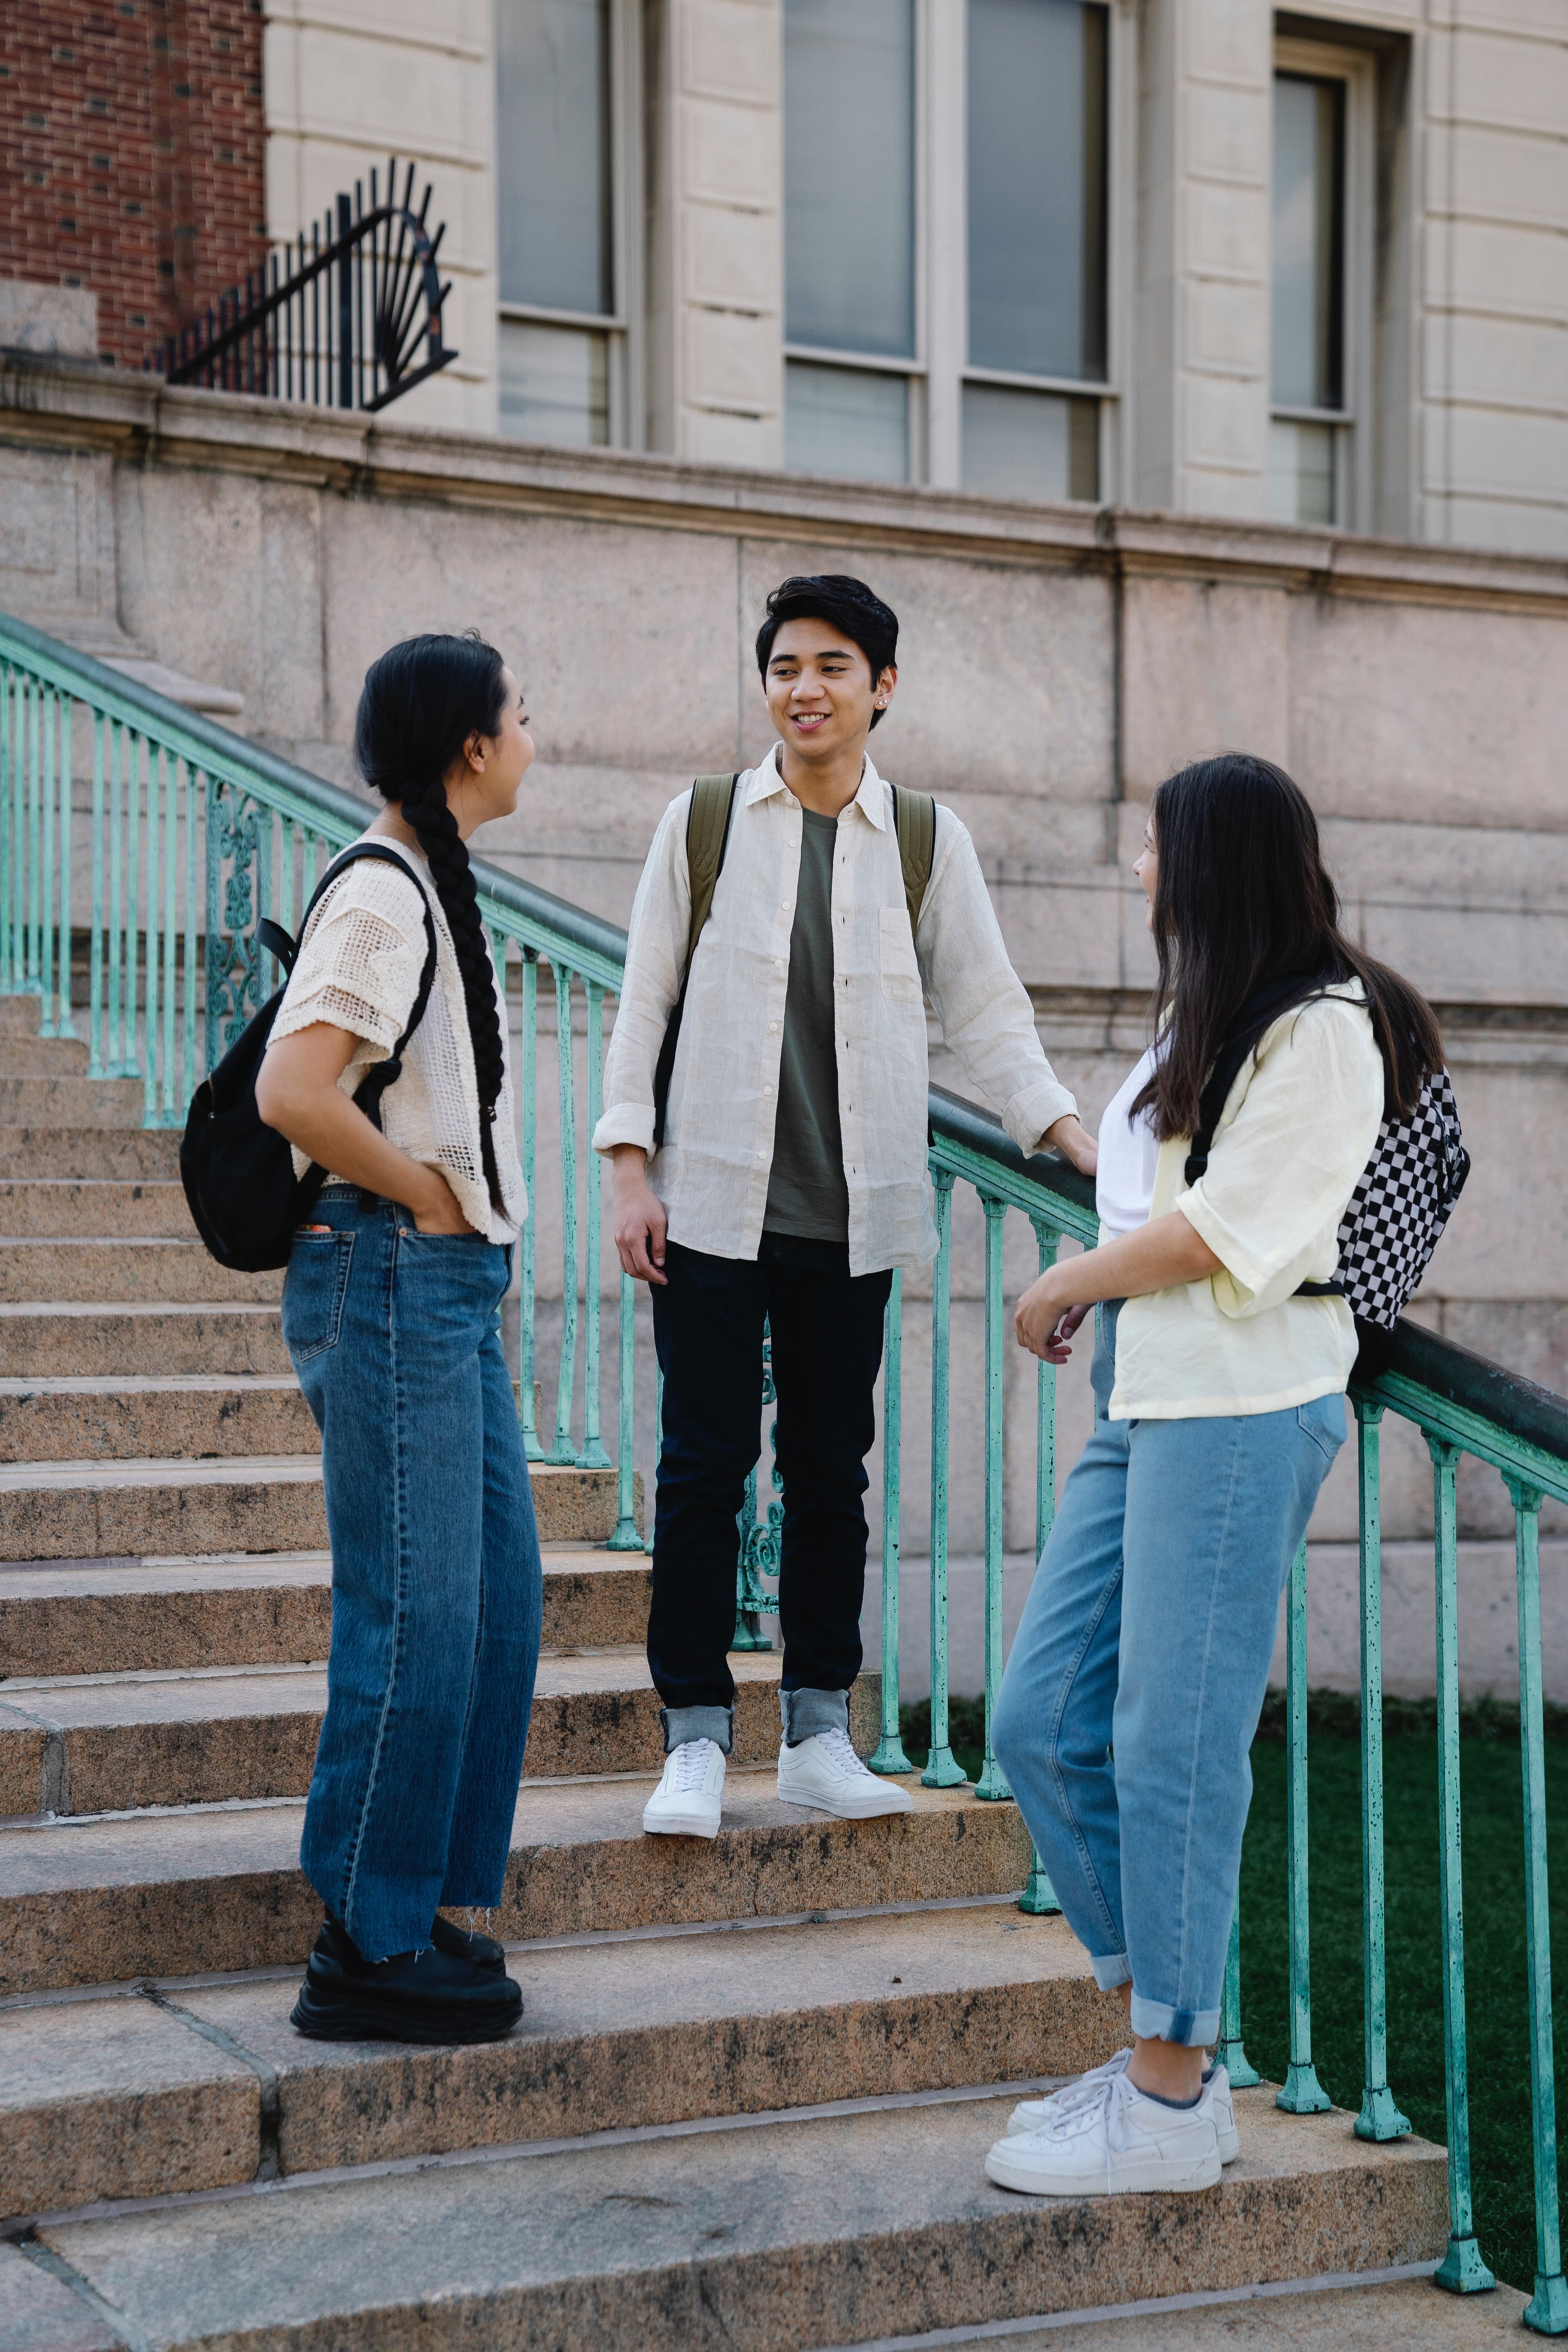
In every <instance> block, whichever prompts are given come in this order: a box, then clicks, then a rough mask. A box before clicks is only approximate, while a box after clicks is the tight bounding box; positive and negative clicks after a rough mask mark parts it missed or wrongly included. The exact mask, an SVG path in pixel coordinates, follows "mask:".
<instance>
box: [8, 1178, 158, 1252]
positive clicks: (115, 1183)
mask: <svg viewBox="0 0 1568 2352" xmlns="http://www.w3.org/2000/svg"><path fill="white" fill-rule="evenodd" d="M194 1231H195V1228H194V1227H193V1225H192V1223H191V1213H190V1211H189V1209H188V1208H187V1207H186V1206H185V1193H184V1186H183V1185H182V1184H177V1183H174V1182H172V1181H153V1180H152V1179H149V1180H148V1181H146V1182H143V1183H137V1182H134V1181H129V1180H127V1179H125V1178H107V1177H72V1176H42V1177H33V1178H26V1177H9V1178H0V1234H9V1235H10V1236H11V1237H12V1238H14V1239H16V1240H23V1239H26V1240H41V1239H44V1238H47V1237H52V1238H56V1239H58V1240H62V1241H63V1240H73V1241H103V1240H107V1239H110V1238H112V1237H114V1236H116V1235H121V1234H123V1235H125V1236H127V1237H128V1238H133V1239H135V1240H137V1241H150V1240H153V1241H155V1240H171V1241H189V1240H190V1239H191V1238H192V1235H193V1233H194Z"/></svg>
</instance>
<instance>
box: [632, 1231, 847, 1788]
mask: <svg viewBox="0 0 1568 2352" xmlns="http://www.w3.org/2000/svg"><path fill="white" fill-rule="evenodd" d="M665 1272H666V1274H667V1276H668V1282H667V1283H666V1284H665V1285H664V1286H662V1287H660V1286H658V1285H656V1286H655V1287H654V1293H653V1328H654V1339H655V1341H656V1344H657V1346H658V1361H659V1369H660V1370H661V1371H662V1372H663V1374H664V1443H663V1447H662V1450H661V1451H660V1454H659V1460H658V1501H657V1504H656V1507H655V1514H654V1531H653V1606H652V1609H651V1611H650V1612H649V1616H648V1629H647V1661H648V1665H649V1667H650V1669H651V1671H652V1674H653V1678H654V1681H655V1683H656V1684H657V1685H658V1695H659V1696H660V1698H661V1699H662V1700H663V1701H664V1706H665V1710H666V1715H665V1738H666V1744H667V1746H669V1747H674V1746H675V1745H676V1744H677V1743H678V1742H679V1740H681V1739H691V1738H698V1737H700V1736H706V1737H707V1738H714V1739H717V1740H718V1741H719V1742H720V1744H721V1746H722V1747H723V1748H725V1749H726V1750H728V1748H729V1745H730V1710H731V1708H732V1706H733V1705H734V1700H735V1684H734V1678H733V1676H732V1675H731V1672H730V1667H729V1662H728V1652H729V1648H730V1643H731V1639H732V1638H733V1635H734V1631H735V1567H736V1558H737V1553H738V1550H739V1538H738V1531H737V1527H736V1520H737V1516H738V1514H739V1512H740V1509H741V1506H742V1501H743V1499H744V1493H745V1485H746V1474H747V1472H748V1471H749V1470H751V1469H752V1467H753V1465H755V1463H756V1459H757V1433H758V1427H759V1423H760V1422H761V1419H762V1374H763V1322H764V1320H766V1322H767V1323H768V1325H769V1328H770V1329H771V1332H772V1336H773V1385H774V1387H775V1388H776V1390H777V1391H778V1406H777V1421H776V1446H777V1460H778V1467H779V1472H780V1475H781V1476H782V1478H783V1480H784V1527H783V1542H782V1551H781V1558H780V1570H779V1622H780V1626H781V1630H782V1632H783V1633H784V1676H783V1687H784V1691H785V1692H786V1693H795V1692H799V1693H802V1694H805V1693H810V1694H812V1695H813V1696H814V1697H815V1696H816V1694H818V1693H823V1694H832V1695H833V1696H832V1697H831V1698H829V1699H827V1700H826V1701H825V1702H823V1703H821V1704H819V1705H817V1706H815V1707H814V1706H803V1707H801V1708H799V1709H797V1710H796V1711H795V1714H794V1715H791V1713H790V1711H789V1709H788V1708H787V1706H786V1721H787V1723H788V1727H789V1732H790V1737H791V1738H797V1737H799V1738H804V1737H805V1736H807V1734H808V1733H809V1732H811V1731H814V1730H821V1729H824V1728H825V1727H826V1725H827V1723H828V1722H829V1721H834V1722H843V1721H845V1720H846V1719H847V1699H846V1698H845V1697H844V1696H841V1695H842V1694H844V1693H847V1691H848V1689H849V1686H850V1685H851V1683H853V1681H854V1680H855V1677H856V1675H858V1673H859V1671H860V1604H861V1601H862V1598H863V1597H864V1592H865V1584H866V1514H865V1510H864V1508H863V1507H862V1504H861V1499H860V1498H861V1496H863V1495H864V1494H865V1492H866V1456H867V1454H868V1453H869V1451H870V1448H871V1441H872V1439H873V1437H874V1436H875V1435H876V1412H875V1406H874V1402H873V1391H874V1390H875V1388H876V1381H877V1371H878V1368H879V1365H880V1363H881V1360H882V1323H883V1316H884V1314H885V1311H886V1308H887V1304H888V1293H889V1289H890V1288H891V1286H892V1279H893V1278H892V1276H891V1275H890V1274H866V1275H859V1276H851V1274H850V1272H849V1253H848V1251H847V1249H846V1248H844V1247H843V1246H842V1245H841V1244H834V1243H832V1242H817V1241H804V1240H797V1239H796V1238H795V1237H794V1236H793V1235H790V1234H763V1241H762V1247H761V1249H760V1251H759V1252H758V1255H757V1256H756V1257H755V1258H754V1259H749V1258H731V1257H710V1256H709V1255H707V1254H706V1252H704V1251H702V1250H693V1249H685V1248H683V1247H682V1246H681V1245H680V1244H679V1243H678V1242H671V1243H669V1244H668V1246H667V1249H666V1254H665Z"/></svg>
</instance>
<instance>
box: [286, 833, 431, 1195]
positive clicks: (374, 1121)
mask: <svg viewBox="0 0 1568 2352" xmlns="http://www.w3.org/2000/svg"><path fill="white" fill-rule="evenodd" d="M366 858H374V860H375V862H376V864H377V865H380V866H396V868H397V870H398V872H399V873H400V874H405V875H406V876H407V877H408V879H409V880H410V882H412V883H413V885H414V887H415V888H416V890H417V891H418V893H419V904H420V908H421V909H422V911H423V913H424V917H425V967H424V970H423V971H421V973H420V975H419V988H418V992H417V993H416V996H415V999H414V1009H413V1011H412V1012H411V1013H410V1014H409V1016H408V1021H407V1024H406V1026H405V1029H404V1032H403V1034H402V1036H401V1037H400V1038H399V1039H398V1041H397V1043H396V1045H395V1046H394V1047H393V1049H392V1051H391V1053H390V1054H389V1055H387V1057H386V1059H385V1061H384V1062H376V1063H374V1064H373V1065H372V1066H371V1067H370V1068H369V1069H368V1070H367V1071H366V1072H365V1074H364V1076H363V1078H362V1079H361V1080H360V1082H359V1085H358V1086H357V1087H355V1088H354V1104H355V1107H356V1108H357V1109H360V1110H363V1113H364V1115H365V1117H366V1118H368V1119H369V1121H370V1123H371V1125H372V1126H373V1127H374V1128H379V1127H380V1126H381V1098H382V1097H383V1095H384V1093H385V1092H386V1089H387V1088H388V1087H390V1086H391V1085H393V1083H394V1082H395V1080H396V1079H397V1078H398V1077H399V1076H401V1074H402V1070H403V1056H404V1055H405V1053H406V1052H407V1050H408V1041H409V1039H410V1038H411V1037H412V1036H413V1034H414V1032H415V1031H416V1029H417V1028H418V1026H419V1024H420V1023H421V1021H423V1020H424V1018H425V1008H426V1005H427V1004H428V1003H429V1002H430V991H431V988H432V987H433V986H434V984H435V980H436V959H437V938H436V919H435V917H434V916H433V915H432V914H431V912H430V894H429V892H428V891H427V890H426V887H425V885H424V884H423V882H421V881H420V879H419V877H418V876H417V874H416V873H415V871H414V869H413V867H412V866H410V865H409V863H408V860H407V859H406V857H400V856H398V854H397V852H396V850H395V849H385V848H383V847H382V845H380V843H378V842H374V841H356V842H355V843H353V845H352V846H351V847H350V848H348V849H345V850H344V852H343V854H342V856H341V857H337V858H334V859H333V861H332V863H331V866H328V868H327V870H326V872H325V873H324V874H323V875H322V877H321V880H320V881H319V882H318V883H317V885H316V887H315V888H314V890H312V891H311V893H310V905H309V906H308V907H307V908H306V909H305V913H304V919H303V920H302V921H301V923H300V947H302V946H303V945H304V943H305V932H306V929H307V928H308V926H309V924H310V918H311V916H312V915H313V914H314V913H315V911H316V908H317V906H318V904H319V902H320V900H321V897H322V896H323V894H324V893H325V892H326V891H327V890H328V889H330V888H331V885H332V884H333V883H334V882H335V881H336V880H337V878H338V877H339V876H340V875H341V874H342V871H343V869H344V868H345V866H356V865H358V864H360V863H361V862H362V861H363V860H364V859H366ZM287 937H288V934H287V933H286V932H279V938H282V939H287ZM266 944H267V945H268V947H271V941H270V940H268V941H267V942H266ZM289 946H290V949H291V950H292V952H291V953H290V955H289V970H290V971H292V970H293V964H294V955H295V954H296V953H298V950H297V949H295V948H294V947H293V942H292V941H289ZM272 952H273V954H274V955H278V950H277V949H276V948H272ZM281 961H282V957H281V956H279V962H281ZM369 1197H372V1198H374V1196H369ZM360 1198H361V1201H362V1202H364V1201H365V1200H366V1198H367V1196H366V1195H365V1194H364V1193H363V1192H362V1193H361V1196H360Z"/></svg>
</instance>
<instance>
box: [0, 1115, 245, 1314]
mask: <svg viewBox="0 0 1568 2352" xmlns="http://www.w3.org/2000/svg"><path fill="white" fill-rule="evenodd" d="M0 1083H3V1082H0ZM282 1294H283V1276H281V1274H232V1273H230V1272H229V1270H228V1268H227V1267H226V1266H221V1265H217V1264H216V1262H215V1260H214V1259H213V1258H211V1257H210V1256H209V1255H207V1252H206V1250H205V1248H204V1246H203V1244H201V1243H200V1242H198V1241H194V1240H193V1241H163V1240H132V1239H125V1238H117V1239H115V1240H111V1241H83V1240H79V1239H78V1240H71V1241H58V1240H54V1239H44V1240H31V1241H9V1240H5V1241H0V1298H4V1299H6V1300H8V1301H11V1302H16V1303H19V1302H21V1301H23V1300H35V1299H36V1300H40V1301H42V1300H55V1299H70V1300H73V1301H74V1300H77V1299H88V1300H90V1301H92V1302H93V1303H94V1304H95V1305H96V1304H97V1303H98V1302H100V1301H102V1302H103V1303H104V1304H105V1305H110V1304H115V1305H117V1304H119V1303H120V1302H121V1300H134V1301H137V1302H145V1303H147V1304H149V1305H150V1304H152V1303H153V1302H154V1301H162V1300H164V1299H174V1300H178V1301H179V1302H181V1303H182V1304H184V1303H186V1302H192V1301H197V1300H199V1301H201V1302H203V1303H207V1302H217V1301H220V1300H222V1301H226V1300H229V1299H242V1300H247V1301H258V1300H271V1299H276V1298H280V1297H282Z"/></svg>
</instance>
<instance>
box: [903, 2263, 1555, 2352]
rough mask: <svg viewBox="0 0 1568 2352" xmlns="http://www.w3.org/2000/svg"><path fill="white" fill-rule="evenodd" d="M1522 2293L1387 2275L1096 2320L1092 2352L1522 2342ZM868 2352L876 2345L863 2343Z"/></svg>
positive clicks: (1068, 2348) (1040, 2349) (1450, 2350)
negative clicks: (1382, 2279) (1375, 2282)
mask: <svg viewBox="0 0 1568 2352" xmlns="http://www.w3.org/2000/svg"><path fill="white" fill-rule="evenodd" d="M1527 2300H1528V2298H1527V2297H1526V2296H1524V2295H1522V2294H1519V2293H1518V2291H1517V2290H1516V2289H1515V2288H1513V2287H1511V2286H1500V2287H1497V2288H1496V2289H1494V2290H1493V2292H1492V2293H1491V2294H1467V2295H1458V2294H1445V2293H1444V2292H1443V2290H1442V2288H1441V2287H1436V2286H1434V2285H1433V2284H1432V2283H1431V2281H1430V2280H1429V2279H1391V2280H1389V2281H1388V2282H1387V2284H1384V2285H1381V2286H1343V2287H1331V2288H1327V2289H1319V2290H1316V2291H1314V2290H1312V2289H1310V2288H1309V2289H1307V2290H1306V2291H1304V2292H1302V2291H1297V2292H1294V2293H1291V2294H1261V2295H1257V2296H1249V2297H1247V2300H1245V2301H1227V2302H1226V2303H1222V2304H1215V2303H1208V2304H1205V2305H1201V2306H1200V2307H1199V2308H1198V2309H1197V2310H1196V2311H1161V2310H1158V2309H1155V2310H1152V2311H1149V2310H1144V2311H1140V2312H1139V2313H1138V2314H1137V2315H1136V2317H1125V2318H1117V2317H1112V2318H1110V2319H1102V2320H1099V2321H1098V2322H1097V2324H1096V2326H1095V2330H1094V2333H1093V2335H1092V2336H1089V2338H1088V2339H1087V2340H1088V2342H1089V2345H1090V2346H1092V2347H1093V2352H1482V2347H1484V2346H1492V2345H1495V2346H1497V2347H1501V2346H1502V2345H1503V2344H1504V2343H1505V2342H1506V2343H1509V2344H1511V2345H1514V2346H1516V2347H1517V2346H1518V2344H1519V2343H1520V2342H1521V2336H1520V2320H1521V2314H1522V2313H1523V2310H1524V2306H1525V2303H1526V2301H1527ZM1084 2342H1085V2338H1084V2336H1083V2335H1082V2333H1081V2332H1080V2330H1079V2327H1078V2326H1072V2327H1071V2329H1070V2331H1069V2329H1068V2328H1066V2327H1060V2326H1057V2327H1051V2326H1046V2327H1042V2328H1040V2329H1039V2330H1038V2331H1036V2330H1035V2329H1033V2328H1028V2329H1026V2330H1025V2332H1024V2333H1023V2334H1022V2335H1021V2336H1009V2337H1008V2338H1007V2352H1082V2347H1083V2345H1084ZM866 2352H877V2347H875V2346H868V2347H866Z"/></svg>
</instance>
